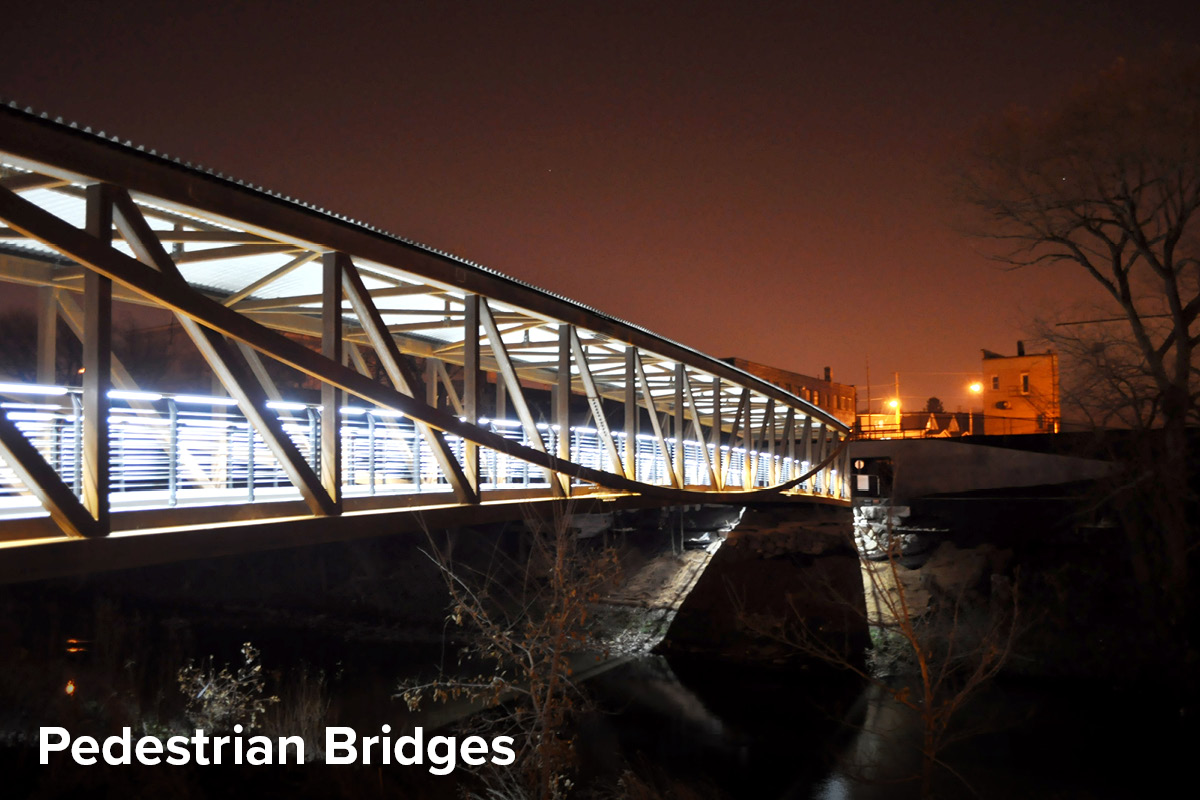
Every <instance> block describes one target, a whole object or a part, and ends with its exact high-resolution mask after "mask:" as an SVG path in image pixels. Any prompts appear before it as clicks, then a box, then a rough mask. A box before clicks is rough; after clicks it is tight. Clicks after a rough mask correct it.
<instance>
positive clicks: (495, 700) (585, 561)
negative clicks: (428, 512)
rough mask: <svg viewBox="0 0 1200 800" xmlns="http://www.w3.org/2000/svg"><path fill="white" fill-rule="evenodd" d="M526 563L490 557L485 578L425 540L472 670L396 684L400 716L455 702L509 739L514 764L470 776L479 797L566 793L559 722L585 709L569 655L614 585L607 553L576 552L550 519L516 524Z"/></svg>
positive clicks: (567, 746)
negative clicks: (480, 712)
mask: <svg viewBox="0 0 1200 800" xmlns="http://www.w3.org/2000/svg"><path fill="white" fill-rule="evenodd" d="M526 527H527V528H528V531H529V534H528V539H529V544H530V549H529V553H528V557H527V558H526V559H523V560H522V561H513V560H510V559H507V558H504V557H498V558H497V559H496V560H495V561H493V564H492V566H491V568H490V569H489V570H488V571H486V572H481V571H479V570H477V569H473V568H470V567H468V566H467V565H466V564H464V563H461V562H456V561H455V560H454V559H453V557H452V551H451V549H450V548H448V547H439V546H438V545H437V543H436V542H435V540H434V537H433V536H432V535H429V537H428V541H429V550H428V551H427V552H426V554H427V555H428V556H429V558H430V559H431V560H432V561H433V562H434V563H435V564H437V566H438V568H439V569H440V570H441V572H442V575H443V577H444V578H445V580H446V587H447V589H448V590H449V593H450V601H451V603H450V613H449V617H448V621H449V622H450V623H452V624H453V625H454V626H455V627H456V628H457V629H459V631H460V632H461V634H462V637H463V638H462V650H461V653H460V659H459V664H460V666H463V665H466V664H473V665H476V666H478V667H480V672H479V673H478V675H476V676H475V677H466V678H464V677H460V676H457V675H447V676H444V677H440V678H438V679H436V680H433V681H406V682H403V683H401V684H400V686H399V689H398V693H397V695H396V696H397V697H400V698H402V699H403V700H404V701H405V703H407V704H408V706H409V708H410V709H413V710H415V709H417V708H418V707H419V706H420V705H421V704H422V703H423V702H424V701H427V700H431V701H434V702H443V703H445V702H450V701H465V702H469V703H471V704H472V705H475V706H483V707H487V708H493V709H497V711H498V713H493V714H492V715H490V716H485V717H476V718H473V719H472V722H471V724H472V728H471V730H472V732H473V733H475V734H479V733H480V731H481V730H482V728H483V727H484V725H485V720H487V721H490V724H489V725H488V726H487V727H488V735H509V736H512V737H514V739H515V741H516V750H517V763H516V764H515V765H513V766H511V767H504V768H501V769H499V770H495V771H494V772H493V773H490V774H486V773H480V774H479V775H478V776H477V777H479V779H480V780H481V781H482V782H483V783H484V786H485V795H484V796H486V797H489V798H493V797H497V798H498V797H526V798H537V800H549V798H558V797H564V796H566V794H567V793H568V792H569V791H570V789H571V787H572V774H573V768H574V747H573V741H574V735H573V733H572V732H571V731H570V729H569V725H568V723H569V722H570V720H571V717H572V714H573V713H574V712H575V711H577V710H579V709H580V708H581V707H582V706H583V705H585V704H586V700H585V698H584V695H583V694H582V693H581V692H580V690H579V689H578V687H577V686H576V683H575V680H574V670H575V666H576V665H575V661H574V657H576V656H578V655H579V654H581V653H583V652H585V651H587V650H588V647H589V645H590V643H591V633H590V625H589V621H590V618H591V612H590V609H589V606H590V605H591V604H593V603H595V602H596V601H597V600H598V599H599V597H600V593H601V590H602V589H604V588H606V587H608V586H611V585H612V584H613V583H614V582H615V581H616V580H618V578H619V565H618V563H617V558H616V553H615V551H613V550H611V549H609V548H601V549H595V550H584V549H583V548H582V547H581V546H580V544H579V542H578V540H577V539H576V535H575V531H574V530H573V529H571V528H570V527H569V516H567V515H565V514H563V513H561V512H557V513H555V515H554V516H553V518H552V519H550V520H546V519H542V518H540V517H537V516H534V515H529V516H527V518H526Z"/></svg>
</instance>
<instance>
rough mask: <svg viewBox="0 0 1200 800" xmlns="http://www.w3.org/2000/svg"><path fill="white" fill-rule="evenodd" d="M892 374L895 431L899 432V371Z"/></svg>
mask: <svg viewBox="0 0 1200 800" xmlns="http://www.w3.org/2000/svg"><path fill="white" fill-rule="evenodd" d="M892 376H893V377H894V378H895V381H896V395H895V396H896V432H897V433H899V432H900V373H899V372H893V373H892Z"/></svg>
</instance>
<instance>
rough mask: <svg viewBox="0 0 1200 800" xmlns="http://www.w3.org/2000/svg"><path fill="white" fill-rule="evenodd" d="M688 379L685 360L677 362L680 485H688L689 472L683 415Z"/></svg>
mask: <svg viewBox="0 0 1200 800" xmlns="http://www.w3.org/2000/svg"><path fill="white" fill-rule="evenodd" d="M686 380H687V368H686V367H684V366H683V362H677V363H676V364H675V424H674V425H673V427H674V429H675V481H676V483H678V484H679V485H680V486H686V485H687V474H686V472H685V470H684V467H685V464H684V456H685V455H686V453H685V452H684V447H683V439H684V430H683V424H684V417H683V382H684V381H686Z"/></svg>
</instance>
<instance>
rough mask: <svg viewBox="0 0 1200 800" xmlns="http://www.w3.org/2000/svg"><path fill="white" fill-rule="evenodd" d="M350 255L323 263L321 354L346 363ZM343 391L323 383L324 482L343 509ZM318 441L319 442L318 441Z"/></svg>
mask: <svg viewBox="0 0 1200 800" xmlns="http://www.w3.org/2000/svg"><path fill="white" fill-rule="evenodd" d="M345 258H346V256H345V255H343V254H342V253H326V254H325V255H324V256H323V257H322V263H321V276H322V283H321V355H323V356H324V357H325V358H327V359H329V360H330V361H332V362H333V363H335V364H341V363H342V270H343V268H344V261H345ZM341 406H342V392H341V390H339V389H338V388H337V387H336V386H333V385H332V384H329V383H326V382H324V381H322V382H321V448H320V449H321V458H320V467H321V485H322V486H324V487H325V491H326V493H328V494H329V499H330V500H331V501H332V504H333V513H334V514H340V513H341V510H342V415H341ZM314 444H315V442H314Z"/></svg>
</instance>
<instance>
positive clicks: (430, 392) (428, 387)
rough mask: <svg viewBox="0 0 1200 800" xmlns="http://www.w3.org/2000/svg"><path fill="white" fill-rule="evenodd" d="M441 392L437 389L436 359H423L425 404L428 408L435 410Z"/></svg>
mask: <svg viewBox="0 0 1200 800" xmlns="http://www.w3.org/2000/svg"><path fill="white" fill-rule="evenodd" d="M440 394H441V392H440V391H439V389H438V374H437V359H436V358H433V357H432V356H430V357H429V358H426V359H425V402H426V403H427V404H428V405H429V407H430V408H437V407H438V402H439V400H440Z"/></svg>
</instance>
